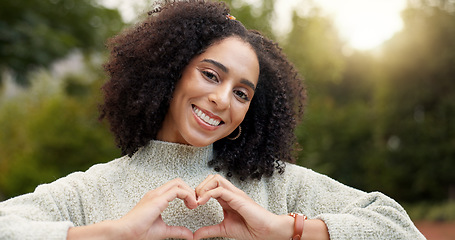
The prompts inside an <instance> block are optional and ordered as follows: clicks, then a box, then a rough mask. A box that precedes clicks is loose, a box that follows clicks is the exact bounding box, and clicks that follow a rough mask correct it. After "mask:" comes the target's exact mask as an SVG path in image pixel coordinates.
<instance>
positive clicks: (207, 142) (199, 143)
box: [187, 139, 218, 147]
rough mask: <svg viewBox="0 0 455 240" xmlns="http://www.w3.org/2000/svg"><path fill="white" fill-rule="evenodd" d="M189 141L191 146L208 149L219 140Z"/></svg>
mask: <svg viewBox="0 0 455 240" xmlns="http://www.w3.org/2000/svg"><path fill="white" fill-rule="evenodd" d="M188 140H189V141H187V143H188V144H189V145H191V146H194V147H206V146H208V145H210V144H212V143H214V142H216V141H218V139H216V140H213V141H212V140H211V139H203V140H201V139H188Z"/></svg>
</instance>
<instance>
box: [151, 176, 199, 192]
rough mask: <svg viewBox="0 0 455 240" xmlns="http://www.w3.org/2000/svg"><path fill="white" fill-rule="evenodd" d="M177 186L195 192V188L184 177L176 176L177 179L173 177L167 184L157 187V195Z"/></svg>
mask: <svg viewBox="0 0 455 240" xmlns="http://www.w3.org/2000/svg"><path fill="white" fill-rule="evenodd" d="M175 186H178V187H179V188H182V189H186V190H187V191H189V192H194V189H192V188H191V187H190V186H189V185H188V184H187V183H185V182H184V181H183V180H182V179H180V178H176V179H173V180H171V181H169V182H167V183H165V184H163V185H162V186H160V187H158V188H156V189H155V190H156V194H157V195H161V194H163V193H164V192H166V191H168V190H169V189H171V188H173V187H175Z"/></svg>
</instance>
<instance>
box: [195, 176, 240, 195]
mask: <svg viewBox="0 0 455 240" xmlns="http://www.w3.org/2000/svg"><path fill="white" fill-rule="evenodd" d="M220 186H221V187H224V188H226V189H228V190H230V191H233V192H237V193H242V194H244V193H243V191H241V190H240V189H238V188H237V187H236V186H234V184H232V183H231V182H229V181H228V180H227V179H226V178H224V177H222V176H220V175H218V174H217V175H212V176H209V177H207V178H206V179H205V180H204V181H203V182H202V183H201V184H199V186H198V187H196V196H198V197H200V196H201V195H204V193H206V192H207V191H210V190H212V189H215V188H217V187H220ZM245 195H246V194H245Z"/></svg>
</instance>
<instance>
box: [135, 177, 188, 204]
mask: <svg viewBox="0 0 455 240" xmlns="http://www.w3.org/2000/svg"><path fill="white" fill-rule="evenodd" d="M185 193H186V194H185ZM162 197H164V198H165V200H166V201H167V202H171V201H172V200H174V199H175V198H180V199H182V200H184V202H185V205H186V206H187V207H188V208H190V209H194V208H196V207H197V202H196V194H195V192H194V189H192V188H191V187H190V186H188V184H186V183H185V182H184V181H183V180H181V179H179V178H177V179H174V180H172V181H169V182H167V183H166V184H164V185H162V186H160V187H158V188H156V189H155V190H152V191H149V192H148V193H147V194H146V195H145V196H144V198H145V199H148V200H154V199H160V198H162ZM163 204H165V205H163V206H162V207H164V208H166V207H167V203H163ZM161 210H164V209H162V208H161Z"/></svg>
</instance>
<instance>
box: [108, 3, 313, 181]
mask: <svg viewBox="0 0 455 240" xmlns="http://www.w3.org/2000/svg"><path fill="white" fill-rule="evenodd" d="M228 14H229V9H228V7H227V6H226V5H225V4H224V3H222V2H211V1H202V0H189V1H165V2H164V3H162V4H161V5H160V6H159V7H158V8H155V10H153V11H152V12H150V13H149V17H148V18H146V19H145V20H144V21H143V22H141V23H139V24H137V25H136V26H133V27H132V28H130V29H127V30H126V31H124V32H122V33H121V34H119V35H117V36H115V37H114V38H112V39H110V40H109V42H108V47H109V49H110V51H111V55H110V59H109V61H108V62H107V63H106V64H105V65H104V67H105V70H106V71H107V73H108V74H109V77H110V79H109V81H107V82H106V83H105V85H104V86H103V88H102V89H103V91H104V95H105V96H104V103H103V104H102V105H101V106H100V112H101V115H100V118H101V119H103V118H106V119H107V120H108V121H109V123H110V126H111V131H112V132H113V133H114V135H115V136H116V140H117V144H118V146H119V147H120V148H121V150H122V152H123V154H128V155H129V156H131V155H133V154H134V153H135V152H136V151H137V150H138V149H139V148H140V147H142V146H145V145H147V144H148V142H149V141H150V140H153V139H156V135H157V133H158V131H159V130H160V128H161V126H162V123H163V120H164V117H165V115H166V113H167V111H168V108H169V105H170V101H171V99H172V95H173V92H174V89H175V86H176V84H177V82H178V81H179V79H180V78H181V75H182V72H183V69H184V68H185V66H186V65H187V64H188V63H189V62H190V60H191V59H192V58H194V57H195V56H197V55H198V54H201V53H202V52H204V51H205V50H206V49H207V48H208V47H209V46H211V45H212V44H214V43H216V42H218V41H221V40H223V39H225V38H227V37H232V36H235V37H239V38H240V39H242V40H243V41H245V42H247V43H249V44H250V45H251V46H252V48H253V49H254V50H255V52H256V54H257V57H258V61H259V66H260V74H259V79H258V85H257V88H256V92H255V95H254V98H253V99H252V102H251V104H250V108H249V110H248V112H247V114H246V116H245V119H244V120H243V122H242V123H241V127H242V133H241V135H240V137H239V138H237V139H236V140H228V139H221V140H218V141H217V142H215V143H214V144H213V147H214V151H215V158H214V159H213V160H212V161H210V162H209V164H210V165H211V166H213V167H214V168H215V170H216V171H221V170H223V171H226V172H227V176H228V177H231V176H236V177H238V178H240V179H242V180H244V179H247V178H253V179H260V178H261V177H262V176H270V175H272V174H273V172H274V171H276V170H277V171H278V172H280V173H282V172H283V171H284V169H285V164H284V162H293V154H292V152H293V151H292V150H293V148H294V145H295V142H296V141H295V140H296V139H295V135H294V129H295V127H296V125H297V123H298V121H299V120H300V117H301V115H302V113H303V106H304V99H305V91H304V89H303V87H302V85H301V82H302V81H301V79H300V78H299V76H298V74H297V72H296V70H295V69H294V67H293V65H292V64H291V63H290V62H289V61H288V60H287V59H286V57H285V56H284V54H283V53H282V51H281V48H280V47H279V46H278V45H277V44H276V43H274V42H273V41H271V40H269V39H267V38H266V37H264V36H263V35H261V34H260V33H259V32H257V31H254V30H247V29H246V28H245V27H244V26H243V25H242V24H241V23H240V22H239V21H237V20H231V19H229V18H227V15H228Z"/></svg>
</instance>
